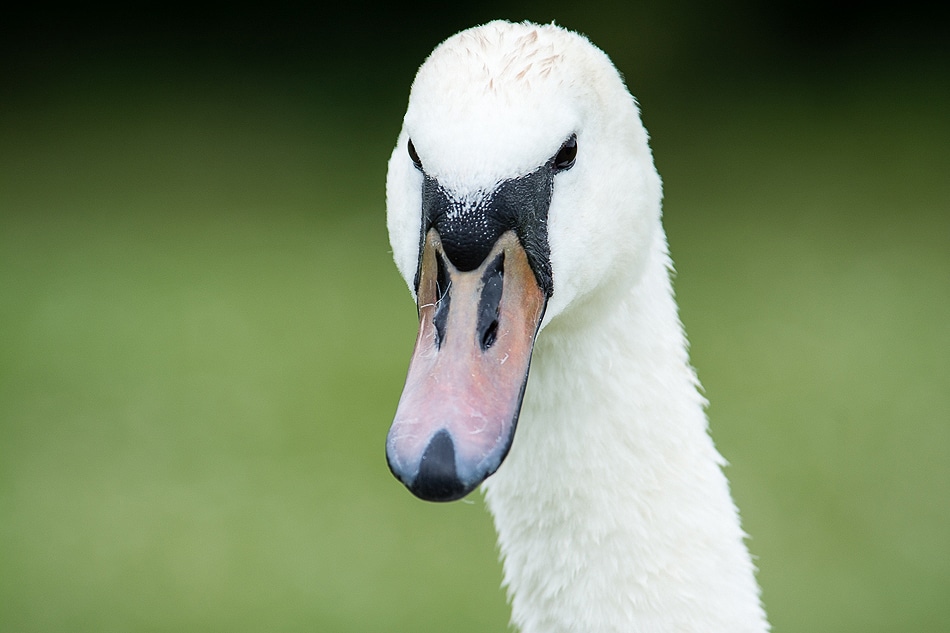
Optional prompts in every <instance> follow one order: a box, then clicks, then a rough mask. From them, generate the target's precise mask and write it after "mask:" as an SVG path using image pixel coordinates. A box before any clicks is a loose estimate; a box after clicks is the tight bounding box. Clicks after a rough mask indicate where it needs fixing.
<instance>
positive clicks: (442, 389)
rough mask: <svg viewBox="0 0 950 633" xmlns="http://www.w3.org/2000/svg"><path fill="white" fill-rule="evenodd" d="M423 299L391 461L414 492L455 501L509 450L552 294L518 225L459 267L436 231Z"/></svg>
mask: <svg viewBox="0 0 950 633" xmlns="http://www.w3.org/2000/svg"><path fill="white" fill-rule="evenodd" d="M417 297H418V308H419V335H418V338H417V339H416V346H415V350H414V351H413V354H412V359H411V361H410V363H409V374H408V376H407V377H406V386H405V388H404V390H403V393H402V397H401V398H400V400H399V406H398V408H397V409H396V416H395V419H394V421H393V424H392V427H391V428H390V430H389V436H388V438H387V441H386V457H387V459H388V461H389V467H390V469H391V470H392V472H393V474H394V475H395V476H396V477H397V478H398V479H399V480H400V481H402V482H403V483H404V484H405V485H406V486H407V487H408V488H409V490H411V491H412V492H413V494H415V495H416V496H418V497H420V498H422V499H426V500H429V501H452V500H455V499H459V498H461V497H464V496H465V495H466V494H468V493H469V492H471V491H472V490H473V489H475V487H477V486H478V485H479V484H480V483H481V482H482V481H484V480H485V479H486V478H487V477H488V476H489V475H491V474H492V473H494V472H495V470H496V469H497V468H498V467H499V466H500V465H501V462H502V460H503V459H504V458H505V455H507V454H508V449H509V448H510V447H511V442H512V439H513V437H514V432H515V426H516V424H517V421H518V414H519V412H520V410H521V400H522V397H523V396H524V389H525V384H526V383H527V380H528V368H529V365H530V363H531V351H532V349H533V347H534V339H535V335H536V334H537V331H538V327H539V325H540V323H541V318H542V316H543V315H544V308H545V305H546V303H547V297H546V295H545V293H544V292H543V291H542V289H541V288H540V287H539V285H538V282H537V280H536V278H535V275H534V273H533V271H532V270H531V266H530V264H529V263H528V257H527V255H526V254H525V251H524V248H523V247H522V246H521V244H520V242H519V240H518V237H517V236H516V235H515V233H514V232H513V231H507V232H506V233H503V234H502V235H501V237H500V238H499V239H498V241H497V242H495V244H494V246H493V248H492V249H491V251H490V252H489V254H488V256H487V257H485V259H484V261H483V262H482V263H481V265H480V266H479V267H478V268H476V269H474V270H470V271H466V272H461V271H459V270H458V269H456V268H455V266H453V265H452V262H451V261H450V260H449V258H448V256H446V254H445V251H444V249H443V247H442V242H441V239H440V237H439V233H438V232H437V231H436V230H435V229H434V228H433V229H430V230H429V232H428V233H427V234H426V236H425V242H424V244H423V248H422V257H421V266H420V275H419V287H418V292H417Z"/></svg>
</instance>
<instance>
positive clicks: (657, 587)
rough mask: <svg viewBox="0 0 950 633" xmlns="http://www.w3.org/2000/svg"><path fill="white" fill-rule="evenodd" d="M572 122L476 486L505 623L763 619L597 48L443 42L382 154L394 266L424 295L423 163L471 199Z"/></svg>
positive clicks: (642, 181) (569, 40) (568, 38)
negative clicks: (513, 369) (546, 292)
mask: <svg viewBox="0 0 950 633" xmlns="http://www.w3.org/2000/svg"><path fill="white" fill-rule="evenodd" d="M572 134H573V135H576V138H577V147H578V149H577V158H576V163H575V164H574V166H573V167H572V168H571V169H569V170H566V171H563V172H561V173H557V174H556V176H554V181H553V182H554V184H553V192H552V194H551V200H550V205H549V207H548V212H547V217H546V219H545V221H546V222H547V227H546V228H547V236H548V241H549V244H550V265H551V273H552V278H553V288H554V289H553V293H551V295H550V297H549V299H548V302H547V308H546V311H545V312H544V319H543V321H542V323H541V326H540V329H539V332H538V335H537V339H536V342H535V347H534V353H533V354H534V355H533V360H532V365H531V373H530V378H529V380H528V383H527V386H526V389H525V392H524V399H523V404H522V407H521V414H520V419H519V421H518V427H517V432H516V433H515V436H514V441H513V444H512V445H511V449H510V452H509V453H508V455H507V457H506V458H505V461H504V462H503V463H502V464H501V466H500V468H498V470H497V472H496V473H495V474H494V475H492V476H491V477H490V478H489V479H488V480H487V481H486V482H485V484H484V490H485V493H486V500H487V503H488V507H489V508H490V510H491V512H492V515H493V516H494V520H495V525H496V528H497V531H498V541H499V544H500V548H501V552H502V555H503V557H504V575H505V578H504V582H505V584H506V586H507V589H508V592H509V595H510V599H511V604H512V621H513V623H514V624H515V625H516V626H517V627H518V629H519V630H521V631H522V632H523V633H541V632H543V633H559V632H568V631H574V632H577V631H584V632H587V633H601V632H603V633H606V632H609V631H625V632H628V633H629V632H631V631H637V632H661V631H662V632H668V631H702V632H708V633H714V632H727V631H728V632H730V633H742V632H761V631H766V630H767V629H768V624H767V622H766V619H765V615H764V613H763V610H762V608H761V605H760V600H759V589H758V586H757V584H756V582H755V579H754V569H753V565H752V563H751V560H750V556H749V554H748V551H747V549H746V547H745V544H744V542H743V536H744V535H743V533H742V531H741V529H740V526H739V519H738V514H737V511H736V508H735V506H734V504H733V502H732V499H731V496H730V492H729V488H728V483H727V481H726V479H725V477H724V475H723V473H722V471H721V466H722V464H723V460H722V458H721V457H720V456H719V454H718V453H717V451H716V449H715V448H714V446H713V443H712V440H711V439H710V436H709V434H708V432H707V420H706V416H705V413H704V404H705V403H704V400H703V398H702V396H701V395H700V394H699V393H698V390H697V387H698V383H697V380H696V377H695V374H694V372H693V370H692V368H691V367H690V365H689V360H688V355H687V345H686V339H685V336H684V334H683V330H682V327H681V324H680V321H679V318H678V315H677V307H676V304H675V301H674V299H673V293H672V287H671V283H670V274H669V273H670V270H671V263H670V259H669V256H668V252H667V244H666V237H665V234H664V231H663V228H662V226H661V223H660V199H661V186H660V179H659V176H658V175H657V172H656V170H655V168H654V166H653V159H652V154H651V152H650V149H649V146H648V143H647V134H646V131H645V130H644V128H643V126H642V124H641V122H640V117H639V112H638V109H637V106H636V103H635V101H634V99H633V98H632V97H631V96H630V94H629V93H628V91H627V89H626V87H625V86H624V84H623V82H622V80H621V78H620V76H619V74H618V73H617V71H616V70H615V68H614V67H613V65H612V64H611V62H610V61H609V59H608V58H607V56H606V55H605V54H604V53H603V52H601V51H600V50H599V49H598V48H596V47H594V46H593V45H591V44H590V43H589V42H588V41H587V40H586V39H585V38H583V37H582V36H579V35H577V34H574V33H571V32H569V31H566V30H564V29H561V28H559V27H557V26H554V25H547V26H538V25H534V24H528V23H524V24H511V23H507V22H492V23H490V24H487V25H484V26H481V27H477V28H474V29H470V30H468V31H464V32H462V33H459V34H457V35H455V36H453V37H451V38H450V39H448V40H447V41H446V42H444V43H443V44H441V45H440V46H439V47H437V48H436V49H435V51H434V52H433V53H432V54H431V56H430V57H429V58H428V59H427V60H426V62H425V63H424V64H423V65H422V67H421V68H420V69H419V72H418V75H417V77H416V79H415V82H414V83H413V86H412V91H411V95H410V100H409V107H408V111H407V112H406V116H405V119H404V125H403V129H402V132H401V134H400V136H399V139H398V142H397V145H396V149H395V151H394V152H393V155H392V158H391V160H390V163H389V177H388V182H387V206H388V227H389V233H390V241H391V243H392V248H393V254H394V258H395V261H396V264H397V266H398V268H399V270H400V272H401V273H402V275H403V277H404V278H405V279H406V281H407V283H408V284H409V287H410V290H412V291H413V292H415V291H416V285H415V283H416V279H415V277H416V274H417V269H418V268H419V260H420V235H421V234H422V230H423V228H425V227H423V226H422V225H421V222H422V221H423V219H422V213H421V211H420V209H421V208H422V204H423V200H422V181H423V175H422V174H423V172H424V174H425V176H427V177H429V178H432V179H435V180H436V181H438V183H439V184H440V186H441V187H442V188H443V189H444V190H445V191H448V192H451V193H452V194H453V195H454V196H455V199H458V200H462V201H465V200H468V201H471V203H472V204H473V205H477V203H478V200H479V197H480V196H484V195H485V193H484V192H491V191H492V190H493V189H494V188H495V187H497V186H498V184H499V183H501V182H504V181H506V180H508V179H512V178H518V177H519V176H522V175H524V174H526V173H529V172H532V170H536V169H538V167H539V165H543V164H545V162H546V161H548V160H549V159H550V158H551V157H552V156H554V155H555V154H556V153H557V152H558V148H559V147H561V146H562V144H563V143H564V141H565V139H566V138H568V137H570V136H571V135H572ZM410 139H411V140H412V143H413V146H414V148H413V149H414V150H415V151H417V152H418V158H419V159H420V162H421V165H422V166H423V167H422V171H420V170H419V169H417V168H416V167H414V165H413V162H412V160H410V157H409V156H408V155H407V144H408V142H409V140H410Z"/></svg>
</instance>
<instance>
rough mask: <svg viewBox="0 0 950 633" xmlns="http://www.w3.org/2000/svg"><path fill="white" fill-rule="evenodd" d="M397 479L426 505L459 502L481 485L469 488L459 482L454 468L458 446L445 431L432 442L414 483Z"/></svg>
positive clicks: (399, 476) (467, 485) (438, 434)
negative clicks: (433, 502)
mask: <svg viewBox="0 0 950 633" xmlns="http://www.w3.org/2000/svg"><path fill="white" fill-rule="evenodd" d="M390 469H392V464H390ZM394 473H395V471H394ZM396 476H397V477H398V478H399V480H400V481H402V482H403V483H404V484H405V485H406V487H407V488H409V491H410V492H412V494H414V495H416V496H417V497H419V498H420V499H423V500H424V501H441V502H445V501H456V500H458V499H461V498H462V497H464V496H465V495H467V494H468V493H470V492H471V491H472V490H474V489H475V486H477V485H478V483H477V482H476V484H475V485H469V484H466V483H465V482H463V481H462V480H461V479H460V478H459V476H458V472H457V470H456V467H455V444H454V443H453V442H452V437H451V436H450V435H449V432H448V431H446V430H445V429H442V430H441V431H439V432H438V433H436V434H435V435H434V436H433V437H432V439H431V440H430V441H429V445H428V446H427V447H426V450H425V453H423V455H422V461H421V462H420V464H419V472H418V474H416V476H415V477H414V478H412V480H411V481H406V479H405V478H403V477H402V476H401V475H400V474H399V473H396Z"/></svg>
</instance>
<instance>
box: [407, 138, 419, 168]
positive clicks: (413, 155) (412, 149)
mask: <svg viewBox="0 0 950 633" xmlns="http://www.w3.org/2000/svg"><path fill="white" fill-rule="evenodd" d="M408 150H409V160H411V161H412V164H413V165H415V166H416V169H422V161H421V160H420V159H419V154H418V153H417V152H416V146H415V145H413V144H412V139H409V146H408Z"/></svg>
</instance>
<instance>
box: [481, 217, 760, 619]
mask: <svg viewBox="0 0 950 633" xmlns="http://www.w3.org/2000/svg"><path fill="white" fill-rule="evenodd" d="M641 272H642V274H640V276H639V278H638V279H635V280H634V279H630V278H626V279H623V278H620V279H617V280H616V281H615V282H614V283H613V284H612V285H611V286H610V287H604V288H600V289H598V291H597V293H596V294H595V295H591V296H589V297H588V298H587V299H586V300H585V301H584V303H583V305H579V306H575V307H572V309H571V310H570V311H566V312H564V313H563V314H561V315H559V317H558V318H557V319H556V320H555V321H554V322H552V323H551V324H550V325H549V326H548V327H546V328H545V329H544V330H543V331H542V333H541V334H540V335H539V337H538V341H537V345H536V348H535V353H534V360H533V366H532V370H531V376H530V379H529V384H528V388H527V390H526V394H525V400H524V405H523V408H522V413H521V418H520V421H519V424H518V427H519V428H518V430H517V433H516V435H515V441H514V444H513V446H512V449H511V452H510V454H509V455H508V457H507V459H506V461H505V462H504V463H503V465H502V466H501V468H500V469H499V471H498V472H497V473H496V474H495V475H494V476H493V477H491V478H490V479H489V480H488V481H487V482H486V483H485V485H484V488H485V491H486V500H487V504H488V507H489V509H490V510H491V512H492V515H493V516H494V519H495V526H496V529H497V531H498V541H499V545H500V548H501V553H502V555H503V557H504V572H505V584H506V586H507V587H508V592H509V596H510V599H511V603H512V621H513V623H514V624H515V625H516V626H517V627H518V628H519V630H520V631H522V633H542V632H543V633H560V632H565V633H566V632H568V631H575V632H576V631H585V632H588V633H607V632H613V631H624V632H626V633H629V632H631V631H637V632H660V631H703V632H708V633H715V632H720V631H721V632H726V631H728V632H729V633H742V632H750V633H751V632H762V631H766V630H768V624H767V623H766V620H765V616H764V613H763V611H762V608H761V606H760V601H759V589H758V586H757V584H756V582H755V579H754V576H753V573H754V570H753V565H752V563H751V560H750V557H749V553H748V551H747V549H746V547H745V544H744V543H743V540H742V539H743V533H742V531H741V529H740V527H739V519H738V514H737V511H736V508H735V505H734V504H733V502H732V499H731V496H730V493H729V488H728V483H727V482H726V479H725V476H724V475H723V473H722V471H721V466H722V465H723V460H722V458H721V457H720V456H719V454H718V453H717V452H716V449H715V448H714V446H713V443H712V440H711V439H710V437H709V434H708V432H707V422H706V416H705V413H704V410H703V406H704V400H703V398H702V397H701V396H700V395H699V393H698V391H697V386H698V385H697V381H696V378H695V375H694V373H693V370H692V368H691V367H690V366H689V361H688V356H687V351H686V340H685V336H684V334H683V330H682V327H681V325H680V322H679V318H678V315H677V308H676V304H675V301H674V299H673V293H672V288H671V284H670V279H669V258H668V256H667V250H666V238H665V235H664V234H663V232H662V229H658V230H657V233H656V239H655V240H654V243H653V246H652V249H651V253H650V257H649V259H648V260H647V263H646V268H645V269H644V270H643V271H641Z"/></svg>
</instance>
